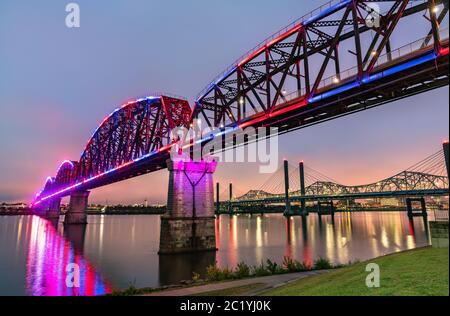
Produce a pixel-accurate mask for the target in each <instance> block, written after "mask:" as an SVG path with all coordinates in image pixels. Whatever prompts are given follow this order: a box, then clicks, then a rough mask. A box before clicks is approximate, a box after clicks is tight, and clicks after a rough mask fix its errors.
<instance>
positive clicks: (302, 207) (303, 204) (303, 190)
mask: <svg viewBox="0 0 450 316" xmlns="http://www.w3.org/2000/svg"><path fill="white" fill-rule="evenodd" d="M298 170H299V172H300V194H301V196H305V195H306V186H305V164H304V162H303V161H300V163H299V164H298ZM300 215H301V216H308V215H309V214H308V210H307V209H306V200H305V199H301V201H300Z"/></svg>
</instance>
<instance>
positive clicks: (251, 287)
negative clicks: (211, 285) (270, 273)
mask: <svg viewBox="0 0 450 316" xmlns="http://www.w3.org/2000/svg"><path fill="white" fill-rule="evenodd" d="M264 286H265V284H264V283H252V284H247V285H242V286H237V287H232V288H228V289H223V290H217V291H210V292H204V293H199V294H196V295H194V296H238V295H243V294H247V293H249V292H252V291H256V290H259V289H261V288H263V287H264Z"/></svg>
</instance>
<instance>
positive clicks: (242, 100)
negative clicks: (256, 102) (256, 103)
mask: <svg viewBox="0 0 450 316" xmlns="http://www.w3.org/2000/svg"><path fill="white" fill-rule="evenodd" d="M244 103H245V100H244V97H240V98H239V104H240V105H244Z"/></svg>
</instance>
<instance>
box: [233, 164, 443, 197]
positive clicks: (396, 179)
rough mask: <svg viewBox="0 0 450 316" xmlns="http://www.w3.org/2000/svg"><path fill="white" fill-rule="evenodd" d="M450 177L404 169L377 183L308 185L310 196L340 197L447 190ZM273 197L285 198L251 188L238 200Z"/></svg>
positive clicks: (298, 192) (320, 183) (307, 193)
mask: <svg viewBox="0 0 450 316" xmlns="http://www.w3.org/2000/svg"><path fill="white" fill-rule="evenodd" d="M448 187H449V186H448V178H447V177H446V176H440V175H433V174H426V173H420V172H412V171H404V172H401V173H399V174H397V175H395V176H392V177H390V178H387V179H384V180H381V181H378V182H376V183H372V184H367V185H358V186H346V185H342V184H339V183H334V182H326V181H318V182H315V183H313V184H311V185H309V186H307V187H306V195H307V196H308V195H309V196H314V197H319V196H328V197H335V198H339V196H350V195H365V194H368V195H370V193H383V192H385V193H393V192H401V191H411V192H413V191H433V190H447V191H448ZM300 195H301V194H300V191H295V192H292V193H291V197H292V198H295V197H298V196H300ZM271 198H280V199H281V200H283V199H284V195H282V194H273V193H269V192H264V191H259V190H250V191H249V192H248V193H247V194H245V195H243V196H240V197H238V198H237V199H236V201H251V200H265V199H271Z"/></svg>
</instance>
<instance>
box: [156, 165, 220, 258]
mask: <svg viewBox="0 0 450 316" xmlns="http://www.w3.org/2000/svg"><path fill="white" fill-rule="evenodd" d="M216 166H217V162H215V161H199V162H196V161H192V160H190V159H189V158H183V157H181V158H177V159H173V160H168V161H167V169H168V171H169V190H168V198H167V213H166V214H165V215H163V216H162V217H161V232H160V234H161V235H160V244H159V254H162V255H163V254H177V253H189V252H199V251H216V250H217V248H216V236H215V216H214V182H213V173H214V172H215V170H216Z"/></svg>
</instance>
